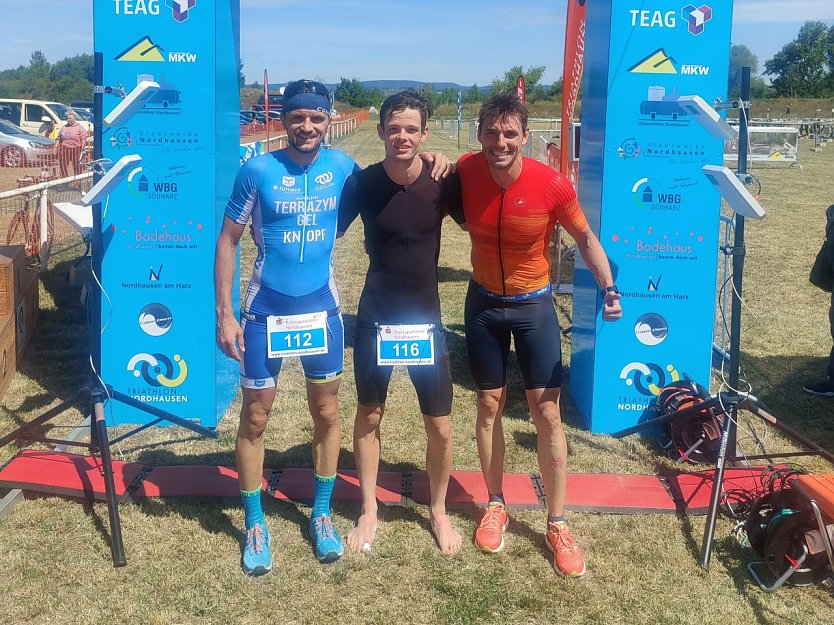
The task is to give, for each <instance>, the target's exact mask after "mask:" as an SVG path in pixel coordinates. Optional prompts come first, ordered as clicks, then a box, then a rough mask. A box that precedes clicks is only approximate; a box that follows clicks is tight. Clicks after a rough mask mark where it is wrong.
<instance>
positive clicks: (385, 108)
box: [379, 89, 434, 130]
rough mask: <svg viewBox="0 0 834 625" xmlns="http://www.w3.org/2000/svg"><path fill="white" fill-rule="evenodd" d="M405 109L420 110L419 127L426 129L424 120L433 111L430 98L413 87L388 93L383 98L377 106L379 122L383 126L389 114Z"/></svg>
mask: <svg viewBox="0 0 834 625" xmlns="http://www.w3.org/2000/svg"><path fill="white" fill-rule="evenodd" d="M405 109H416V110H418V111H420V129H421V130H425V129H426V121H427V120H428V119H429V117H431V114H432V113H434V106H433V105H432V103H431V99H430V98H429V97H428V96H427V95H425V94H423V93H420V92H419V91H417V90H415V89H406V90H404V91H400V92H398V93H395V94H394V95H389V96H388V97H387V98H385V101H384V102H383V103H382V106H381V107H380V108H379V124H380V125H381V126H382V127H383V128H385V120H387V119H388V118H389V117H390V116H391V115H393V114H394V113H397V112H399V111H404V110H405Z"/></svg>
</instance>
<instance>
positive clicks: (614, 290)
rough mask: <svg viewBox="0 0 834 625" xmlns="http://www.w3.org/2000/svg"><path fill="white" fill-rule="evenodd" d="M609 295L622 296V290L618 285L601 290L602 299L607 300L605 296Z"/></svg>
mask: <svg viewBox="0 0 834 625" xmlns="http://www.w3.org/2000/svg"><path fill="white" fill-rule="evenodd" d="M609 293H616V294H617V295H619V294H620V289H618V288H617V285H616V284H612V285H611V286H606V287H603V288H602V289H600V292H599V296H600V297H601V298H602V299H605V296H606V295H608V294H609Z"/></svg>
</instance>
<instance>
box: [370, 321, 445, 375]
mask: <svg viewBox="0 0 834 625" xmlns="http://www.w3.org/2000/svg"><path fill="white" fill-rule="evenodd" d="M433 335H434V324H432V323H424V324H415V325H397V326H386V325H379V326H377V334H376V363H377V364H378V365H389V366H390V365H433V364H434V340H433Z"/></svg>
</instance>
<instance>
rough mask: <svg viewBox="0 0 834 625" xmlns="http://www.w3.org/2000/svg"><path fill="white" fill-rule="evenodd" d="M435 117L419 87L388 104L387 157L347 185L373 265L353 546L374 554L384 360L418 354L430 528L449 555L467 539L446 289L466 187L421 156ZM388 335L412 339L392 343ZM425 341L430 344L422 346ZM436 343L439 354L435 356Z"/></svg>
mask: <svg viewBox="0 0 834 625" xmlns="http://www.w3.org/2000/svg"><path fill="white" fill-rule="evenodd" d="M431 113H432V105H431V101H430V100H429V99H428V98H426V97H425V96H423V95H420V94H419V93H417V92H416V91H413V90H407V91H403V92H400V93H397V94H394V95H392V96H390V97H389V98H387V99H386V100H385V102H383V103H382V107H381V108H380V112H379V119H380V123H379V125H378V126H377V130H378V132H379V137H380V139H382V140H383V141H384V142H385V159H384V160H383V161H382V162H381V163H376V164H374V165H371V166H370V167H368V168H367V169H365V170H364V171H361V172H358V173H356V174H354V175H353V176H351V177H350V178H349V179H348V181H347V182H346V183H345V187H344V190H343V192H342V198H341V204H340V209H339V226H338V231H339V232H340V233H344V232H345V231H346V230H347V229H348V227H349V226H350V224H351V223H352V222H353V221H354V220H355V219H356V217H357V215H359V216H361V217H362V222H363V224H364V227H365V242H366V246H367V251H368V256H369V259H370V266H369V268H368V275H367V277H366V278H365V288H364V289H363V291H362V296H361V298H360V300H359V312H358V315H357V322H356V337H355V342H354V351H353V363H354V375H355V377H356V390H357V394H358V405H357V409H356V423H355V425H354V430H353V443H354V453H355V456H356V467H357V472H358V474H359V485H360V489H361V492H362V510H361V514H360V516H359V519H358V520H357V522H356V527H355V528H354V529H353V530H352V531H351V532H350V535H349V536H348V546H349V547H350V549H351V550H353V551H362V552H365V553H367V552H369V551H370V549H371V545H372V543H373V541H374V537H375V535H376V527H377V501H376V480H377V473H378V471H379V455H380V429H379V426H380V422H381V421H382V415H383V413H384V411H385V399H386V396H387V393H388V383H389V381H390V379H391V372H392V369H393V365H392V364H381V363H396V362H397V361H398V360H401V359H404V362H403V364H407V362H408V359H409V358H411V362H415V359H414V358H413V357H415V356H417V357H418V359H417V360H421V361H422V362H420V364H408V365H407V366H408V374H409V376H410V377H411V381H412V383H413V384H414V388H415V390H416V391H417V397H418V399H419V403H420V412H422V414H423V422H424V424H425V427H426V434H427V437H428V445H427V447H426V470H427V472H428V477H429V488H430V491H431V503H430V520H431V528H432V532H433V533H434V536H435V539H436V540H437V544H438V546H439V547H440V550H441V551H442V552H443V553H444V554H447V555H452V554H454V553H457V552H458V551H459V550H460V547H461V537H460V534H459V533H458V531H457V530H456V529H455V528H454V527H453V526H452V524H451V522H450V521H449V517H448V515H447V514H446V490H447V487H448V484H449V473H450V472H451V468H452V432H451V426H450V421H449V415H450V413H451V412H452V370H451V364H450V362H449V352H448V350H447V348H446V341H445V338H444V334H443V328H442V326H441V322H440V297H439V295H438V292H437V260H438V256H439V253H440V230H441V225H442V223H443V218H444V217H445V216H446V215H447V214H448V213H449V211H451V210H454V208H455V207H456V206H459V204H460V195H459V194H460V190H459V185H458V181H457V179H456V178H455V177H454V176H451V177H449V178H447V179H445V180H442V181H440V182H438V181H435V180H433V179H432V178H431V176H430V173H429V170H428V169H427V168H426V166H425V164H424V163H423V161H422V159H421V158H419V156H418V153H419V149H420V144H421V143H423V142H424V141H425V140H426V138H427V137H428V128H427V127H426V120H427V119H428V118H429V117H430V116H431ZM456 212H457V213H458V214H459V213H460V211H459V210H458V211H456ZM388 336H402V337H404V338H403V340H402V341H397V342H395V343H394V342H388V343H385V338H387V337H388ZM409 337H410V338H409ZM420 338H421V339H424V340H422V341H418V340H416V339H420ZM426 338H427V339H428V341H426V340H425V339H426ZM411 339H415V340H411ZM428 343H431V344H432V346H433V358H432V357H427V355H428V351H427V348H426V346H427V345H428ZM383 344H385V345H388V346H391V348H392V349H391V351H390V353H388V349H387V348H386V347H380V346H381V345H383ZM380 353H382V356H380Z"/></svg>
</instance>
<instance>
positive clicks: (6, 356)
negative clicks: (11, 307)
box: [0, 315, 17, 399]
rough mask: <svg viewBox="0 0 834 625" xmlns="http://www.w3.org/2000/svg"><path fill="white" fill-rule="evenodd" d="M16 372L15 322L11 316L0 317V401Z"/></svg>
mask: <svg viewBox="0 0 834 625" xmlns="http://www.w3.org/2000/svg"><path fill="white" fill-rule="evenodd" d="M16 371H17V356H16V351H15V322H14V317H13V316H12V315H3V316H2V317H0V399H3V397H4V396H5V395H6V391H7V390H9V386H10V385H11V383H12V379H13V378H14V374H15V373H16Z"/></svg>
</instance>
